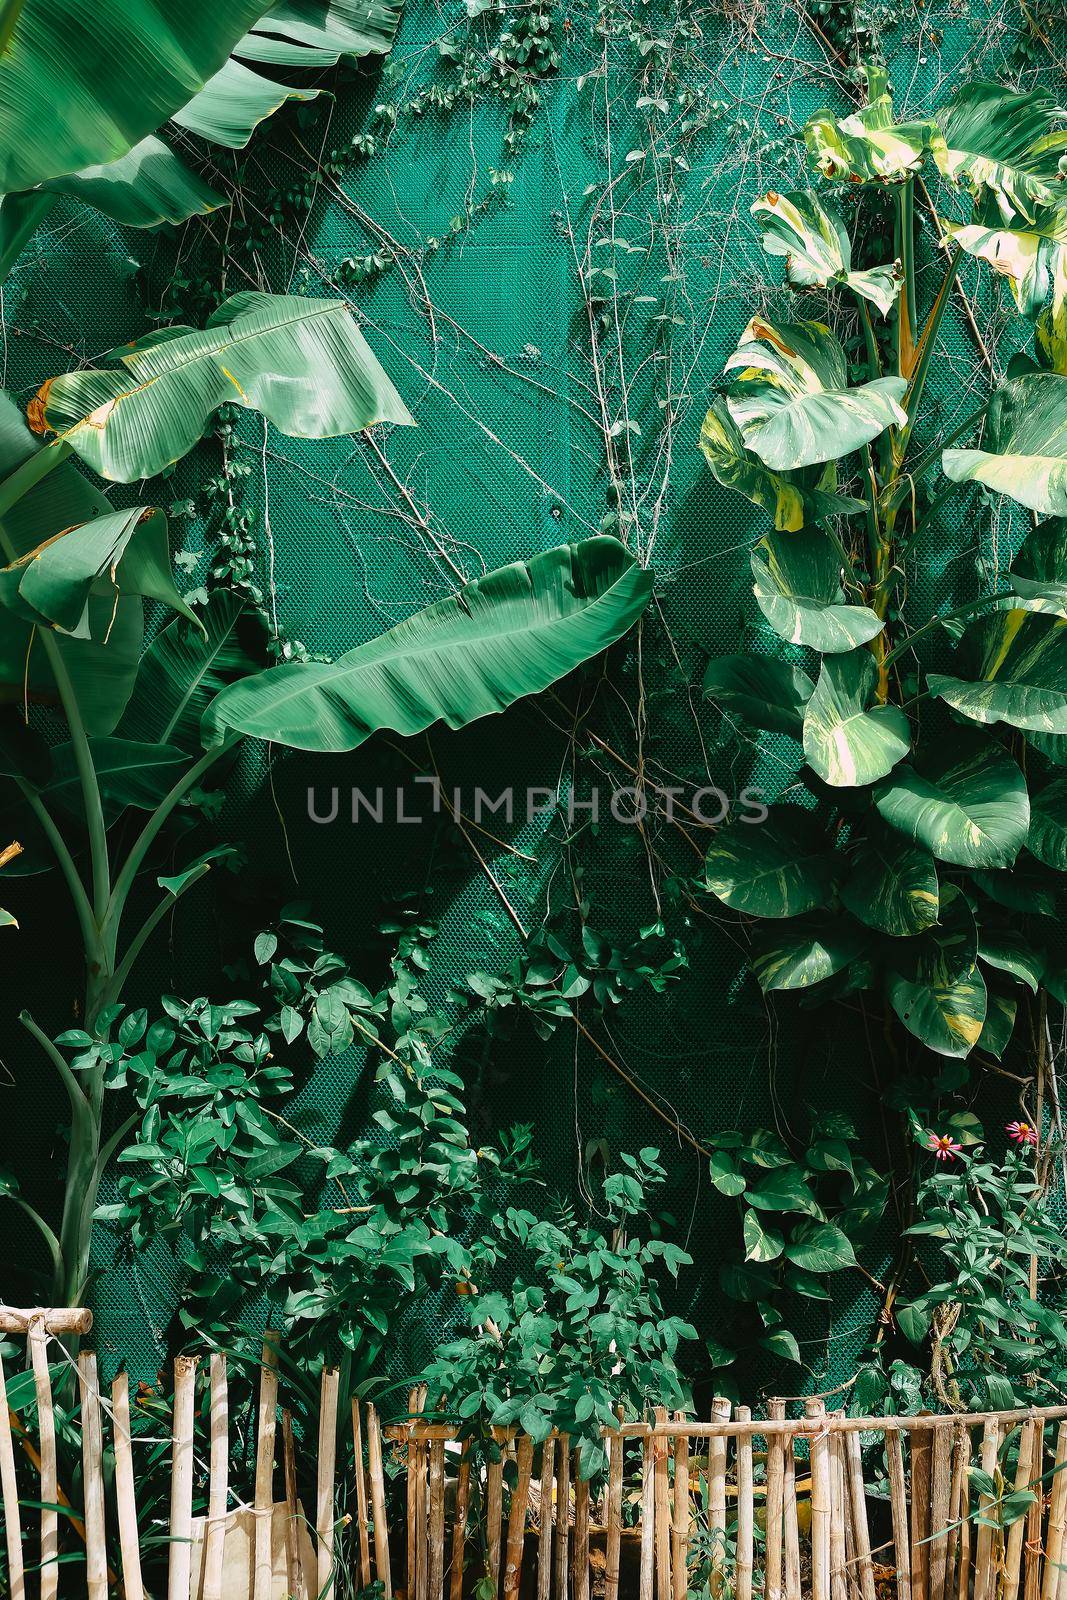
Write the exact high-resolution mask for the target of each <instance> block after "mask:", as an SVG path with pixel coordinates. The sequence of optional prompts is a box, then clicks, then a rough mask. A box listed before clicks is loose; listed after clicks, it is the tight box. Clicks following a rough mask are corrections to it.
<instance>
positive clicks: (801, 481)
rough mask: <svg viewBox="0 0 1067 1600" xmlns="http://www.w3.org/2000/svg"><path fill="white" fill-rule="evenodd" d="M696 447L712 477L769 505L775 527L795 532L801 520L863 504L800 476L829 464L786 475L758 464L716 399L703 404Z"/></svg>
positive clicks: (841, 513)
mask: <svg viewBox="0 0 1067 1600" xmlns="http://www.w3.org/2000/svg"><path fill="white" fill-rule="evenodd" d="M700 448H701V450H702V451H703V453H704V459H705V461H706V462H707V463H708V466H709V467H710V468H711V470H712V473H713V474H714V476H715V479H716V482H718V483H721V484H722V486H723V488H724V489H733V490H735V491H736V492H737V493H738V494H743V495H744V496H745V499H746V500H751V501H752V504H753V505H756V506H760V507H761V508H762V509H763V510H764V511H769V512H770V513H771V515H772V516H773V517H774V526H775V527H776V528H779V529H788V530H789V531H790V532H795V531H796V530H798V529H800V528H803V527H804V526H805V524H807V523H812V522H822V521H824V520H825V519H826V518H827V517H831V516H851V515H853V514H854V513H855V512H857V511H865V510H866V505H865V503H864V501H862V500H857V499H855V497H854V496H852V495H847V494H836V493H834V492H833V491H832V490H830V489H825V488H820V487H819V486H818V485H817V484H814V483H809V482H807V481H806V480H807V479H810V478H812V477H816V476H817V477H822V476H824V475H830V474H832V473H833V468H829V469H825V468H824V469H820V470H818V471H817V472H815V473H812V472H807V473H803V474H797V475H795V476H790V477H786V476H785V474H784V473H780V472H772V471H771V469H770V468H769V467H766V466H764V464H763V462H762V461H761V460H760V458H759V456H757V455H755V454H754V453H753V452H752V451H751V450H748V449H746V448H745V441H744V439H743V438H742V437H741V433H740V430H739V429H738V428H737V427H736V426H735V425H734V421H733V418H732V417H731V416H730V413H729V411H728V410H727V409H726V406H725V405H724V404H723V402H722V401H721V400H713V401H712V403H711V405H710V407H709V408H708V413H707V415H706V416H705V418H704V422H703V425H702V426H701V429H700Z"/></svg>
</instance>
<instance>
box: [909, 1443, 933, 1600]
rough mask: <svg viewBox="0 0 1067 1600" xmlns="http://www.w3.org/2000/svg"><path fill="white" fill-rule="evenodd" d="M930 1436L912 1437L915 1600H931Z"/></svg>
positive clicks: (912, 1540)
mask: <svg viewBox="0 0 1067 1600" xmlns="http://www.w3.org/2000/svg"><path fill="white" fill-rule="evenodd" d="M931 1443H932V1441H931V1437H930V1434H929V1432H924V1433H913V1434H912V1436H911V1600H928V1594H929V1587H930V1546H929V1544H927V1542H926V1536H927V1534H928V1533H929V1532H930V1448H931Z"/></svg>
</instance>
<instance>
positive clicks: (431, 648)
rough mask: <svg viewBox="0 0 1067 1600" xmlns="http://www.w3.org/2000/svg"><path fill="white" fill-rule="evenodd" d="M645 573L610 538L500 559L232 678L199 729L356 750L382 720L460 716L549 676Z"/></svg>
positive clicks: (481, 712) (616, 630)
mask: <svg viewBox="0 0 1067 1600" xmlns="http://www.w3.org/2000/svg"><path fill="white" fill-rule="evenodd" d="M651 590H652V578H651V574H650V573H648V572H647V571H645V570H644V569H643V568H641V567H639V566H638V565H637V563H636V561H635V560H634V559H633V557H632V556H631V555H630V554H629V553H628V552H627V551H626V550H625V549H624V548H623V546H622V545H621V544H620V543H619V542H618V540H616V539H611V538H607V537H596V538H592V539H585V540H583V541H582V542H581V543H580V544H573V545H568V544H565V545H559V546H558V547H557V548H556V549H554V550H546V551H544V552H543V553H542V554H541V555H537V556H534V557H533V558H532V559H531V560H530V561H517V562H515V563H514V564H513V565H511V566H507V567H500V568H498V569H497V570H496V571H495V572H490V573H488V574H487V575H486V577H484V578H479V579H477V580H476V581H475V582H474V583H469V584H467V586H466V587H465V588H463V589H461V590H460V591H459V592H458V593H456V594H454V595H450V596H449V597H448V598H447V599H446V600H439V601H437V602H436V604H434V605H432V606H428V607H427V608H426V609H425V610H424V611H418V612H416V613H415V615H414V616H413V617H409V618H408V619H407V621H406V622H402V623H400V624H399V625H398V626H397V627H395V628H390V629H389V631H388V633H384V634H382V635H381V637H380V638H378V639H372V640H371V641H370V642H369V643H368V644H364V645H360V646H359V647H358V649H355V650H350V651H349V652H348V654H347V655H343V656H341V657H340V658H339V659H338V660H337V661H334V662H332V663H330V664H328V665H322V664H319V663H292V664H289V665H286V666H281V667H273V668H271V669H270V670H269V671H267V672H263V673H260V674H259V675H258V676H257V677H254V678H249V679H246V680H244V681H243V682H240V683H235V684H232V685H231V686H230V687H229V688H227V689H224V690H223V691H222V693H221V694H220V695H219V696H218V697H217V699H216V700H215V701H214V702H213V703H212V705H211V706H210V708H209V710H208V713H207V719H206V721H205V735H206V736H207V737H217V736H218V733H219V730H221V729H224V728H234V729H236V730H238V731H239V732H242V733H246V734H251V735H253V736H254V737H256V738H259V739H269V740H273V741H275V742H277V743H279V744H285V745H290V746H292V747H294V748H296V749H299V750H354V749H355V748H356V746H357V745H360V744H362V743H363V741H364V740H365V739H368V738H370V736H371V734H372V733H375V732H376V731H377V730H378V729H380V728H391V729H393V730H395V731H396V732H397V733H403V734H411V733H419V732H421V731H422V729H423V728H428V727H429V726H430V725H431V723H434V722H438V721H441V722H445V723H447V724H448V726H449V727H451V728H461V727H464V726H465V725H466V724H467V723H468V722H474V721H475V720H476V719H477V718H479V717H484V716H488V715H490V714H491V713H493V712H496V711H503V710H504V708H505V707H506V706H509V705H511V704H512V702H513V701H515V700H519V699H521V698H522V697H523V696H524V695H529V694H536V693H538V691H540V690H541V689H545V688H547V687H548V685H549V684H551V683H555V681H556V680H557V679H558V678H562V677H563V676H565V674H566V673H568V672H570V671H572V670H573V668H575V667H577V666H579V665H580V664H581V663H582V662H583V661H587V660H589V658H590V657H591V656H595V655H598V654H599V653H600V651H602V650H605V649H606V648H607V647H608V645H610V644H613V643H614V642H615V640H616V639H618V638H620V637H621V636H622V634H624V633H625V632H626V630H627V629H628V628H629V627H630V626H631V625H632V624H633V623H634V622H636V620H637V618H638V617H639V616H640V614H641V612H642V611H643V610H644V608H645V606H646V604H647V602H648V597H649V595H650V593H651Z"/></svg>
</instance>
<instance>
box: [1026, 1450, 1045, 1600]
mask: <svg viewBox="0 0 1067 1600" xmlns="http://www.w3.org/2000/svg"><path fill="white" fill-rule="evenodd" d="M1044 1471H1045V1424H1044V1423H1043V1422H1042V1421H1041V1420H1040V1419H1038V1421H1037V1426H1036V1427H1035V1429H1034V1455H1033V1472H1032V1479H1033V1484H1034V1496H1035V1498H1034V1503H1033V1505H1032V1506H1031V1507H1030V1510H1029V1512H1028V1513H1027V1517H1026V1559H1025V1564H1024V1566H1023V1574H1024V1576H1023V1600H1039V1596H1040V1594H1041V1518H1042V1513H1043V1510H1044V1503H1045V1484H1044Z"/></svg>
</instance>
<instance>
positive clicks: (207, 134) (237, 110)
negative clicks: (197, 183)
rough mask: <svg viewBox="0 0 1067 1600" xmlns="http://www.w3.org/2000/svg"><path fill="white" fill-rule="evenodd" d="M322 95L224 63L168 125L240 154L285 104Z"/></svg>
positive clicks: (315, 90) (313, 90)
mask: <svg viewBox="0 0 1067 1600" xmlns="http://www.w3.org/2000/svg"><path fill="white" fill-rule="evenodd" d="M321 92H322V91H321V90H319V89H308V88H303V89H302V88H299V87H297V86H295V85H293V84H286V83H275V82H274V81H273V80H272V79H271V78H265V77H263V76H261V74H260V73H258V72H253V71H252V69H251V68H250V67H245V66H242V65H241V63H240V62H239V61H232V60H231V61H227V62H226V64H225V65H224V66H223V67H220V69H219V71H218V72H216V73H215V74H214V76H213V77H211V78H209V79H208V81H207V83H206V84H205V85H204V87H203V88H202V89H201V90H200V92H199V94H195V95H194V96H193V97H192V99H191V100H189V101H188V102H187V103H186V104H185V105H184V106H182V107H181V109H180V110H178V111H175V113H174V115H173V117H172V118H171V121H172V122H174V123H176V125H177V126H178V127H179V128H184V129H185V131H186V132H187V133H195V134H197V135H198V136H199V137H200V138H201V139H207V140H209V141H210V142H211V143H212V144H221V145H224V146H225V147H226V148H227V149H228V150H243V149H244V147H245V145H246V144H247V143H248V141H249V139H251V137H252V135H253V133H255V131H256V129H257V128H258V127H259V124H260V123H261V122H264V121H265V120H266V119H267V117H272V116H273V115H274V113H275V112H276V111H278V110H279V109H280V108H281V107H282V106H283V105H285V104H286V102H287V101H289V100H299V101H306V100H314V99H315V98H316V96H317V95H319V94H320V93H321Z"/></svg>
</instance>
